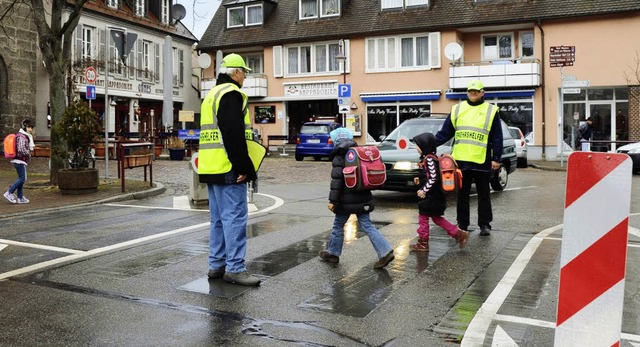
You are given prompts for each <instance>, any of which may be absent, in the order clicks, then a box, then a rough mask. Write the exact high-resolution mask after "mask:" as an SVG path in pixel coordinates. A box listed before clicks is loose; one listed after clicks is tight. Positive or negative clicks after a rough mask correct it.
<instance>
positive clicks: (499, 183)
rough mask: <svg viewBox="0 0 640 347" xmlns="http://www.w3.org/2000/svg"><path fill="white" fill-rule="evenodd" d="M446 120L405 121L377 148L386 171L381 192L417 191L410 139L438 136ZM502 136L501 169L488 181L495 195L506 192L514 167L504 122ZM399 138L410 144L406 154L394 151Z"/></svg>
mask: <svg viewBox="0 0 640 347" xmlns="http://www.w3.org/2000/svg"><path fill="white" fill-rule="evenodd" d="M445 119H446V115H435V114H432V115H431V116H426V117H425V116H422V117H418V118H412V119H407V120H405V121H404V122H402V124H400V125H399V126H398V127H397V128H396V129H394V130H393V131H392V132H391V133H390V134H389V136H387V137H385V138H384V139H383V140H382V142H380V144H378V149H379V150H380V156H381V157H382V161H383V162H384V164H385V167H386V169H387V181H386V182H385V184H384V186H383V187H382V188H380V189H383V190H394V191H407V192H408V191H415V190H416V189H417V187H416V186H415V184H414V183H413V178H414V177H417V176H418V161H419V158H420V155H419V154H418V151H417V150H416V146H415V144H414V143H413V141H412V139H413V137H414V136H416V135H418V134H422V133H425V132H429V133H432V134H435V133H437V132H438V130H440V128H441V127H442V124H443V123H444V121H445ZM502 135H503V140H504V144H503V153H502V158H501V166H500V169H499V170H497V171H495V172H494V174H493V177H492V178H491V188H493V190H497V191H499V190H503V189H505V188H506V186H507V182H508V181H509V177H508V175H510V174H512V173H513V172H514V171H515V170H516V166H517V157H516V150H515V143H514V141H513V138H512V137H511V134H510V132H509V128H508V127H507V124H506V123H505V122H504V121H503V122H502ZM402 137H404V138H406V139H408V140H409V148H408V149H406V150H401V149H398V148H397V147H396V142H397V141H398V139H399V138H402ZM452 143H453V140H449V141H448V142H447V143H445V144H443V145H442V146H440V147H438V149H437V154H438V155H440V154H442V153H451V145H452Z"/></svg>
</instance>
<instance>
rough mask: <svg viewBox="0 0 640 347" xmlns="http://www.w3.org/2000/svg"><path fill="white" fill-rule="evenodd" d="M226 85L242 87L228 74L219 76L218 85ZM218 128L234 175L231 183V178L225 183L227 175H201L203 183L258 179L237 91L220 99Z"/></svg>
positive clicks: (239, 95) (240, 96)
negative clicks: (242, 177)
mask: <svg viewBox="0 0 640 347" xmlns="http://www.w3.org/2000/svg"><path fill="white" fill-rule="evenodd" d="M224 83H233V84H235V85H237V86H238V87H240V85H239V84H238V83H237V82H236V81H234V80H233V79H232V78H231V77H230V76H229V75H227V74H220V75H218V79H217V81H216V85H220V84H224ZM217 117H218V127H219V128H220V133H221V134H222V141H223V143H224V149H225V150H226V151H227V156H228V158H229V161H230V162H231V171H230V172H229V174H230V175H232V176H233V177H232V179H231V182H229V177H227V181H226V182H225V176H226V175H227V174H208V175H200V182H201V183H213V184H230V183H235V178H237V177H238V175H241V174H244V175H247V179H246V181H245V182H247V181H250V180H254V179H256V177H257V176H256V172H255V169H254V168H253V163H252V162H251V158H249V151H248V149H247V143H246V140H245V137H244V113H243V112H242V95H241V94H240V93H238V92H237V91H232V92H228V93H226V94H224V95H223V96H222V99H220V107H219V108H218V116H217Z"/></svg>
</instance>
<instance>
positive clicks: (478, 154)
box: [451, 101, 498, 164]
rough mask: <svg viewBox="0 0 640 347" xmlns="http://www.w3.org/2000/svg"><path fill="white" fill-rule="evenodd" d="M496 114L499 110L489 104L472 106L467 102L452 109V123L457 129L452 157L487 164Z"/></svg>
mask: <svg viewBox="0 0 640 347" xmlns="http://www.w3.org/2000/svg"><path fill="white" fill-rule="evenodd" d="M496 113H498V108H497V107H495V106H494V105H492V104H490V103H488V102H485V103H483V104H481V105H478V106H471V105H469V103H468V102H466V101H465V102H463V103H460V104H458V105H454V106H453V107H452V108H451V115H452V117H451V123H452V124H453V127H454V128H455V129H456V133H455V141H454V146H453V151H452V152H451V155H452V156H453V157H454V158H455V159H456V160H461V161H468V162H472V163H478V164H482V163H484V162H485V160H486V158H487V144H488V143H489V131H490V130H491V124H493V118H494V117H495V115H496Z"/></svg>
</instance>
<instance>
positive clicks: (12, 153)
mask: <svg viewBox="0 0 640 347" xmlns="http://www.w3.org/2000/svg"><path fill="white" fill-rule="evenodd" d="M3 144H4V157H5V158H7V159H14V158H15V157H16V155H17V154H18V145H17V143H16V134H9V135H7V136H5V138H4V142H3Z"/></svg>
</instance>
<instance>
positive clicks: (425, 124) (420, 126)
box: [384, 119, 444, 142]
mask: <svg viewBox="0 0 640 347" xmlns="http://www.w3.org/2000/svg"><path fill="white" fill-rule="evenodd" d="M442 123H444V119H429V120H426V119H425V120H423V121H417V122H404V123H402V124H400V125H399V126H398V127H397V128H395V129H394V130H393V131H392V132H391V134H389V136H387V137H385V139H384V141H390V142H396V141H397V140H398V138H400V137H406V138H408V139H409V140H411V139H413V137H414V136H416V135H419V134H422V133H432V134H434V135H435V134H436V133H437V132H438V130H440V128H441V127H442Z"/></svg>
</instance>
